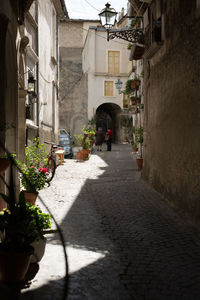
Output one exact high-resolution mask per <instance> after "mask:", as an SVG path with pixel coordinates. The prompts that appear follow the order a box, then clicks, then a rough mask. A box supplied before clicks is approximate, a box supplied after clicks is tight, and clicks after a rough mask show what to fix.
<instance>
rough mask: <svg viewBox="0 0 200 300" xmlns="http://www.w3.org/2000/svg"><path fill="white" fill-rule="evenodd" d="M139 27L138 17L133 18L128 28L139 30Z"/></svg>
mask: <svg viewBox="0 0 200 300" xmlns="http://www.w3.org/2000/svg"><path fill="white" fill-rule="evenodd" d="M140 26H141V18H140V17H135V18H133V19H132V21H131V25H130V28H132V29H133V28H140Z"/></svg>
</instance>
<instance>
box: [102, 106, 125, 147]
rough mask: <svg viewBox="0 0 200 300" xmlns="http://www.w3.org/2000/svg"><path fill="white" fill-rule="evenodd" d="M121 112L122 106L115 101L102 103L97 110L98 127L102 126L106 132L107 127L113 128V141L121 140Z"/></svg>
mask: <svg viewBox="0 0 200 300" xmlns="http://www.w3.org/2000/svg"><path fill="white" fill-rule="evenodd" d="M120 113H121V108H120V106H119V105H117V104H114V103H104V104H101V105H100V106H99V107H98V108H97V110H96V115H97V123H96V127H97V129H98V128H99V127H101V128H102V129H103V132H104V133H105V132H106V131H107V129H109V128H110V129H111V130H112V132H113V141H114V142H120V140H121V139H120V118H119V116H120Z"/></svg>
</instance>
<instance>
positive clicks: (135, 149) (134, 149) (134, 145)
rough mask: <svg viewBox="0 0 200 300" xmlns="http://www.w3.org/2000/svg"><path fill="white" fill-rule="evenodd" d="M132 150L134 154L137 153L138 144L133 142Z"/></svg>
mask: <svg viewBox="0 0 200 300" xmlns="http://www.w3.org/2000/svg"><path fill="white" fill-rule="evenodd" d="M132 149H133V152H135V153H136V152H137V151H138V145H137V143H136V142H132Z"/></svg>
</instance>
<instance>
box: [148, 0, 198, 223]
mask: <svg viewBox="0 0 200 300" xmlns="http://www.w3.org/2000/svg"><path fill="white" fill-rule="evenodd" d="M162 2H163V6H162V13H163V15H164V45H163V46H162V47H161V49H160V50H159V51H158V52H157V53H156V54H155V55H154V56H153V57H152V58H151V59H150V60H149V64H148V60H147V59H146V60H145V70H144V71H145V82H146V94H145V136H144V169H143V177H144V178H145V179H146V180H148V181H149V182H150V183H151V184H152V185H153V187H154V188H156V189H157V190H158V191H159V192H162V193H163V195H164V197H166V198H167V199H168V200H170V201H172V202H173V203H174V204H175V205H176V206H178V207H180V208H181V209H184V210H185V211H187V212H189V213H190V214H192V215H193V216H194V217H200V184H199V176H200V94H199V86H200V43H199V36H200V19H199V12H198V10H196V2H197V1H194V0H191V1H189V3H188V1H180V0H177V1H173V0H170V1H162ZM197 17H198V18H197ZM148 74H149V77H148Z"/></svg>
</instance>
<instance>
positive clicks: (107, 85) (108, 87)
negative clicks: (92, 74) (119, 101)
mask: <svg viewBox="0 0 200 300" xmlns="http://www.w3.org/2000/svg"><path fill="white" fill-rule="evenodd" d="M104 96H107V97H112V96H114V84H113V81H105V82H104Z"/></svg>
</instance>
